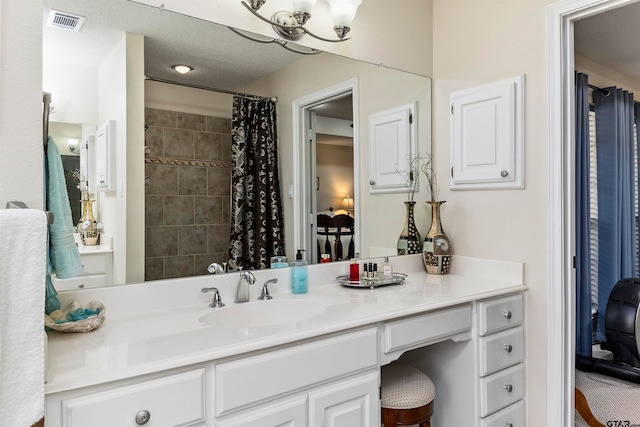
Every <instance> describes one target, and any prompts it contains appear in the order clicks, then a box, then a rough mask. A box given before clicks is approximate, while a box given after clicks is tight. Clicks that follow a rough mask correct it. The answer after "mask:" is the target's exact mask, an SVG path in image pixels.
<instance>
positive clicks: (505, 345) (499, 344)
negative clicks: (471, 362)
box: [480, 326, 524, 376]
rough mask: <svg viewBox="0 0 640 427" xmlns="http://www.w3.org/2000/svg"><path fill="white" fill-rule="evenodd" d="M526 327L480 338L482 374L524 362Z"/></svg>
mask: <svg viewBox="0 0 640 427" xmlns="http://www.w3.org/2000/svg"><path fill="white" fill-rule="evenodd" d="M523 356H524V329H523V327H522V326H519V327H517V328H513V329H509V330H506V331H503V332H500V333H497V334H494V335H489V336H488V337H484V338H481V339H480V375H481V376H485V375H489V374H492V373H494V372H497V371H499V370H500V369H503V368H506V367H507V366H511V365H515V364H516V363H520V362H522V358H523Z"/></svg>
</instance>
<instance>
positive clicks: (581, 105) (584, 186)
mask: <svg viewBox="0 0 640 427" xmlns="http://www.w3.org/2000/svg"><path fill="white" fill-rule="evenodd" d="M575 85H576V90H575V93H576V144H575V145H576V150H575V182H576V183H575V186H576V187H575V204H576V207H575V209H576V224H575V226H576V354H578V355H580V356H591V334H592V324H591V248H590V246H591V245H590V238H589V237H590V230H589V223H590V211H591V209H590V200H589V82H588V76H587V75H586V74H583V73H576V75H575Z"/></svg>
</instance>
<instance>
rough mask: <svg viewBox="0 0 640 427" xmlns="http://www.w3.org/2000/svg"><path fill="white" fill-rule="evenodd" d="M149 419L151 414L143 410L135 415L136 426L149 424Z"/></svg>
mask: <svg viewBox="0 0 640 427" xmlns="http://www.w3.org/2000/svg"><path fill="white" fill-rule="evenodd" d="M149 418H151V414H150V413H149V411H147V410H146V409H143V410H142V411H139V412H138V413H137V414H136V424H138V425H139V426H142V425H145V424H146V423H148V422H149Z"/></svg>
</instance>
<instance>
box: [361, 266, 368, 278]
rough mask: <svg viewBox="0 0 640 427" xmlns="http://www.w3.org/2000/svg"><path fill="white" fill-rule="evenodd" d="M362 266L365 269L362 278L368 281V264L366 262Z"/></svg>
mask: <svg viewBox="0 0 640 427" xmlns="http://www.w3.org/2000/svg"><path fill="white" fill-rule="evenodd" d="M362 265H363V268H364V271H363V272H362V278H363V279H368V278H369V270H368V268H367V263H366V262H364V263H362Z"/></svg>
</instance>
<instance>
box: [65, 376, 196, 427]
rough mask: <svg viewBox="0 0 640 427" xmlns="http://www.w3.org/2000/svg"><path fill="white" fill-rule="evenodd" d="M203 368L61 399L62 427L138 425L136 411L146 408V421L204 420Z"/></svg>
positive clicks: (186, 423)
mask: <svg viewBox="0 0 640 427" xmlns="http://www.w3.org/2000/svg"><path fill="white" fill-rule="evenodd" d="M204 378H205V376H204V369H197V370H194V371H190V372H185V373H182V374H175V375H170V376H167V377H164V378H160V379H157V380H150V381H144V382H141V383H139V384H135V385H131V386H125V387H121V388H117V389H114V390H111V391H106V392H101V393H95V394H90V395H88V396H84V397H80V398H75V399H69V400H64V401H62V425H63V427H86V426H91V427H103V426H104V427H113V426H118V427H137V426H138V425H139V424H137V423H136V415H137V414H138V413H139V412H140V411H144V410H146V411H148V412H149V415H150V417H149V421H150V424H149V425H163V426H191V425H194V424H196V423H204V408H205V406H204Z"/></svg>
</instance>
